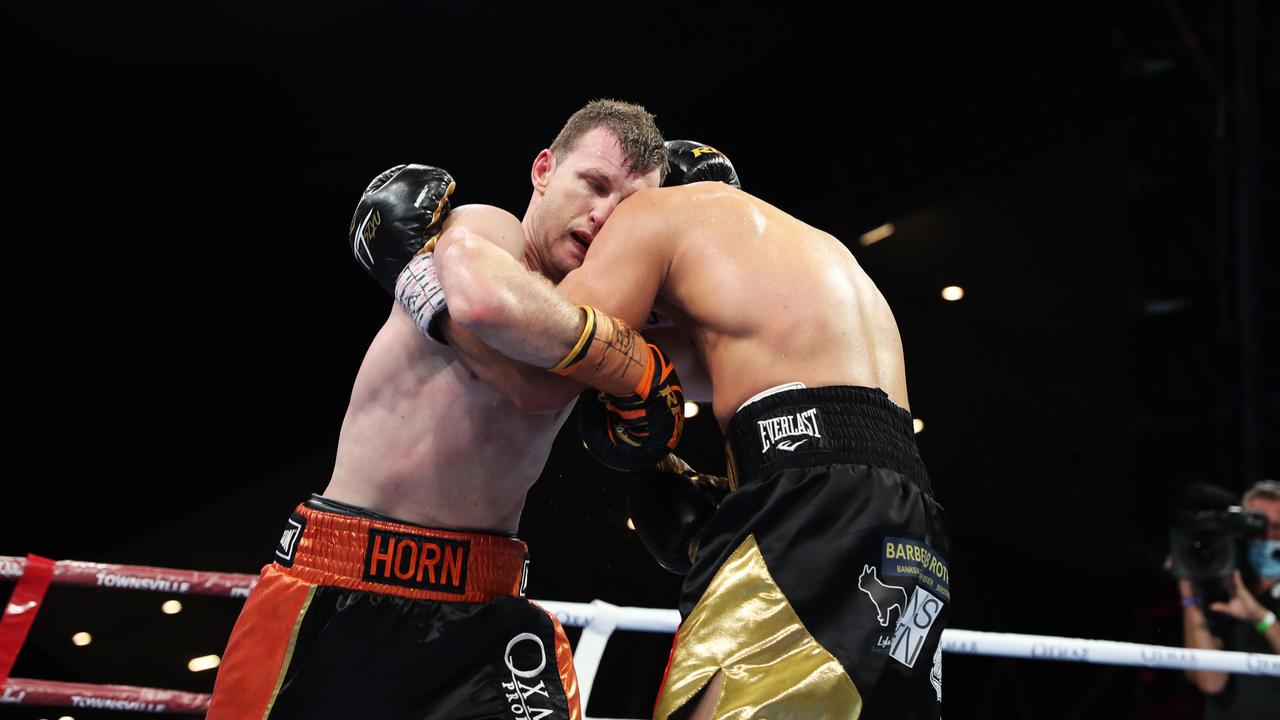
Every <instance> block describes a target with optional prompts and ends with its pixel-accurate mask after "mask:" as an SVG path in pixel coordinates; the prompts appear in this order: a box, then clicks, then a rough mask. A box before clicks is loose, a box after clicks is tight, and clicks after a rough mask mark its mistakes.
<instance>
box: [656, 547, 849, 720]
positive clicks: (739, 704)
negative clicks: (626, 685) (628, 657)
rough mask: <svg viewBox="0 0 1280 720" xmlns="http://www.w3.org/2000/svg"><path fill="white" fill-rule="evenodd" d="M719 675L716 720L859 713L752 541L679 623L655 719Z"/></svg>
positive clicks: (845, 680)
mask: <svg viewBox="0 0 1280 720" xmlns="http://www.w3.org/2000/svg"><path fill="white" fill-rule="evenodd" d="M718 670H723V671H724V684H723V687H722V689H721V692H720V697H719V698H718V699H717V700H716V705H715V711H714V712H713V713H712V718H714V719H715V720H744V719H745V718H769V719H770V720H774V719H775V718H776V719H782V718H807V719H811V718H839V720H856V718H857V717H858V716H859V715H860V714H861V713H862V695H861V694H860V693H859V692H858V688H857V687H855V686H854V684H853V680H852V679H850V677H849V675H848V673H846V672H845V670H844V666H842V665H841V664H840V661H839V660H837V659H836V658H835V656H834V655H832V654H831V653H829V652H827V651H826V649H824V648H823V647H822V646H821V645H819V644H818V641H817V640H816V639H814V637H813V636H812V635H810V634H809V631H808V630H806V629H805V627H804V623H802V622H801V621H800V617H799V616H798V615H796V611H795V609H794V608H792V607H791V603H789V602H788V601H787V598H786V596H784V595H783V594H782V589H781V588H779V587H778V584H777V583H776V582H774V580H773V576H772V575H770V574H769V568H768V567H766V566H765V562H764V555H762V554H761V553H760V547H759V546H758V545H757V544H756V539H755V536H754V535H751V536H748V537H747V539H746V540H744V541H743V542H742V544H741V545H739V546H738V549H736V550H734V551H733V554H732V555H730V556H729V559H728V560H726V561H725V563H724V565H722V566H721V567H720V570H719V571H718V572H716V575H715V577H714V578H712V580H711V584H710V586H708V587H707V591H706V593H704V594H703V596H702V598H701V599H700V600H699V601H698V604H697V606H696V607H694V608H693V612H692V613H690V614H689V617H688V618H686V619H685V621H684V622H683V623H681V625H680V629H679V631H677V633H676V644H675V648H674V650H673V651H672V654H671V665H670V667H669V668H668V670H667V677H666V680H665V681H664V682H663V686H662V691H661V694H660V695H659V697H658V703H657V706H656V707H655V708H654V713H653V717H654V718H655V720H667V718H668V717H669V716H670V715H671V713H673V712H675V711H676V710H678V709H679V708H680V707H681V706H683V705H685V704H686V703H688V702H689V701H690V700H692V699H693V697H694V696H695V695H697V693H698V691H699V690H701V689H702V687H703V686H704V685H706V684H707V683H708V682H710V681H711V678H712V677H714V676H715V674H716V671H718Z"/></svg>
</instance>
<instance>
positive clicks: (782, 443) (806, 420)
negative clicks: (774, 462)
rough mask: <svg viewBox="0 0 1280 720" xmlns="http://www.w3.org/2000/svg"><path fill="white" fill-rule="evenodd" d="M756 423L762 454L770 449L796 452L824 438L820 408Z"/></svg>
mask: <svg viewBox="0 0 1280 720" xmlns="http://www.w3.org/2000/svg"><path fill="white" fill-rule="evenodd" d="M756 423H757V424H758V425H759V426H760V445H761V447H760V452H761V453H766V452H768V451H769V450H770V448H772V449H774V450H783V451H786V452H794V451H795V450H796V448H799V447H800V446H801V445H804V444H805V443H807V442H809V441H811V440H820V439H821V438H822V431H821V430H820V429H819V427H818V408H810V409H808V410H805V411H804V412H798V413H795V414H790V413H788V414H786V415H782V416H780V417H773V418H767V419H765V420H757V421H756ZM797 438H798V439H797Z"/></svg>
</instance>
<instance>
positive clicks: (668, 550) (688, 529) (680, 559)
mask: <svg viewBox="0 0 1280 720" xmlns="http://www.w3.org/2000/svg"><path fill="white" fill-rule="evenodd" d="M634 480H635V482H634V484H633V485H632V486H631V491H630V492H629V493H628V494H627V513H628V517H630V518H631V524H632V525H633V526H635V529H636V534H637V535H638V536H639V537H640V542H642V543H644V546H645V549H646V550H648V551H649V554H650V555H652V556H653V559H654V560H656V561H657V562H658V564H659V565H661V566H662V568H663V569H664V570H667V571H669V572H673V573H676V574H677V575H684V574H686V573H688V572H689V569H690V568H691V567H692V566H693V561H694V560H695V559H696V557H697V554H698V544H699V540H700V538H701V536H702V531H703V529H704V528H706V526H707V523H709V522H710V521H711V516H712V515H714V514H715V512H716V510H717V509H718V508H719V507H720V502H721V501H722V500H723V499H724V498H725V496H726V495H728V494H729V482H728V480H726V479H725V478H722V477H718V476H716V475H707V474H704V473H699V472H696V471H694V469H693V468H691V467H689V465H688V464H687V463H685V462H684V461H683V460H681V459H680V458H678V457H676V456H675V455H668V456H667V457H666V458H664V459H663V460H662V462H660V463H658V465H657V466H656V467H654V468H652V469H650V470H648V471H645V472H642V473H637V474H636V477H635V478H634Z"/></svg>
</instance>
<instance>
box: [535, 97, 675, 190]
mask: <svg viewBox="0 0 1280 720" xmlns="http://www.w3.org/2000/svg"><path fill="white" fill-rule="evenodd" d="M598 127H602V128H604V129H606V130H608V131H609V132H611V133H613V136H614V137H616V138H617V139H618V145H619V146H621V148H622V154H623V156H624V157H625V158H626V162H627V169H628V170H630V171H631V172H635V173H647V172H649V171H650V170H653V169H654V168H655V167H656V168H658V174H659V179H660V180H665V179H666V177H667V148H666V147H665V145H664V144H663V143H664V140H663V138H662V131H660V130H658V126H657V125H656V124H655V123H654V121H653V115H651V114H650V113H649V111H647V110H645V109H644V108H643V107H641V106H639V105H634V104H632V103H629V102H622V101H621V100H608V99H600V100H592V101H591V102H589V103H587V104H586V105H584V106H583V107H582V109H581V110H579V111H578V112H576V113H574V114H573V115H570V116H569V121H568V122H566V123H565V124H564V127H563V128H561V130H560V134H559V135H556V139H555V140H554V141H552V143H551V152H553V153H556V154H557V155H559V154H561V153H568V152H572V151H573V149H574V148H575V147H576V146H577V144H578V140H580V139H581V138H582V136H583V135H586V134H587V133H588V132H590V131H592V130H594V129H595V128H598Z"/></svg>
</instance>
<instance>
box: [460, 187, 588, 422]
mask: <svg viewBox="0 0 1280 720" xmlns="http://www.w3.org/2000/svg"><path fill="white" fill-rule="evenodd" d="M460 248H461V250H462V251H461V252H460V251H459V249H460ZM523 253H524V232H523V230H522V228H521V227H520V222H519V221H518V220H516V218H515V217H514V216H512V215H510V214H509V213H507V212H506V211H504V210H500V209H498V208H493V207H489V206H483V205H468V206H464V207H460V208H457V209H455V210H454V213H453V215H452V216H451V217H450V218H449V222H448V223H447V224H446V226H445V231H444V233H443V234H442V235H441V237H440V239H439V241H438V242H437V244H436V250H435V254H436V266H437V270H438V272H439V273H440V282H441V285H442V286H443V287H444V290H445V298H446V301H447V302H448V304H449V314H448V315H447V316H445V318H444V320H443V321H442V322H441V324H440V329H441V331H442V332H443V334H444V336H445V338H446V339H447V340H448V341H449V343H450V346H451V347H452V348H453V349H454V351H455V352H456V353H457V355H458V357H459V358H460V359H461V360H462V362H463V363H464V364H465V365H466V366H467V369H468V370H470V371H471V372H472V373H474V374H475V375H476V376H477V377H478V378H480V380H482V381H484V382H485V383H486V384H488V385H489V386H490V387H492V388H494V389H495V390H497V391H498V392H499V393H500V394H502V395H503V396H504V397H506V398H507V399H508V400H511V401H512V402H513V403H515V405H516V406H517V407H519V408H520V409H521V410H523V411H525V412H535V413H536V412H555V411H557V410H559V409H561V408H563V407H564V406H565V405H566V404H567V403H568V402H569V401H571V400H572V399H573V398H574V397H575V396H576V395H577V394H578V393H579V392H580V391H581V390H582V385H580V384H579V383H576V382H573V381H571V380H568V379H566V378H561V377H558V376H555V375H551V374H549V373H547V372H546V371H545V370H544V369H542V368H541V367H534V366H532V365H528V364H526V363H523V362H519V361H518V360H513V359H512V358H511V357H509V355H510V353H504V352H502V351H501V348H497V349H495V348H494V347H491V346H490V344H487V343H486V342H485V340H484V339H482V338H481V337H480V336H478V335H477V334H476V333H475V332H473V331H472V330H470V329H468V328H474V329H478V330H481V331H482V332H486V331H487V330H488V329H489V328H490V326H491V325H493V320H492V319H493V318H495V317H505V316H507V314H508V313H510V314H512V315H514V316H515V317H516V318H517V320H516V321H517V322H518V319H519V318H520V317H524V316H527V315H528V314H530V311H531V310H536V308H537V307H539V305H545V304H546V303H545V300H543V301H542V302H539V300H538V298H539V296H540V295H543V294H549V295H551V296H553V297H554V299H555V301H556V302H559V300H560V298H559V297H558V296H556V295H555V289H554V288H553V287H552V286H551V284H550V283H549V282H547V281H546V280H545V279H544V278H542V277H541V276H538V275H536V274H534V273H531V272H529V271H528V270H526V269H525V268H524V266H523V265H522V264H521V262H520V261H519V260H518V259H517V258H519V257H522V256H523ZM451 258H461V259H462V261H461V262H454V263H450V261H449V259H451ZM524 293H530V294H532V295H533V297H534V299H533V300H524V299H522V294H524ZM571 314H572V315H573V316H574V317H575V318H576V316H577V308H572V313H571ZM492 337H493V338H495V339H496V340H497V341H498V342H499V343H506V344H507V345H511V344H513V343H514V342H515V341H516V340H517V339H518V338H513V337H512V336H511V334H510V333H506V334H505V335H504V334H503V333H501V332H497V333H494V334H493V335H492ZM534 342H535V343H536V342H537V340H536V339H535V340H534Z"/></svg>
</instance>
